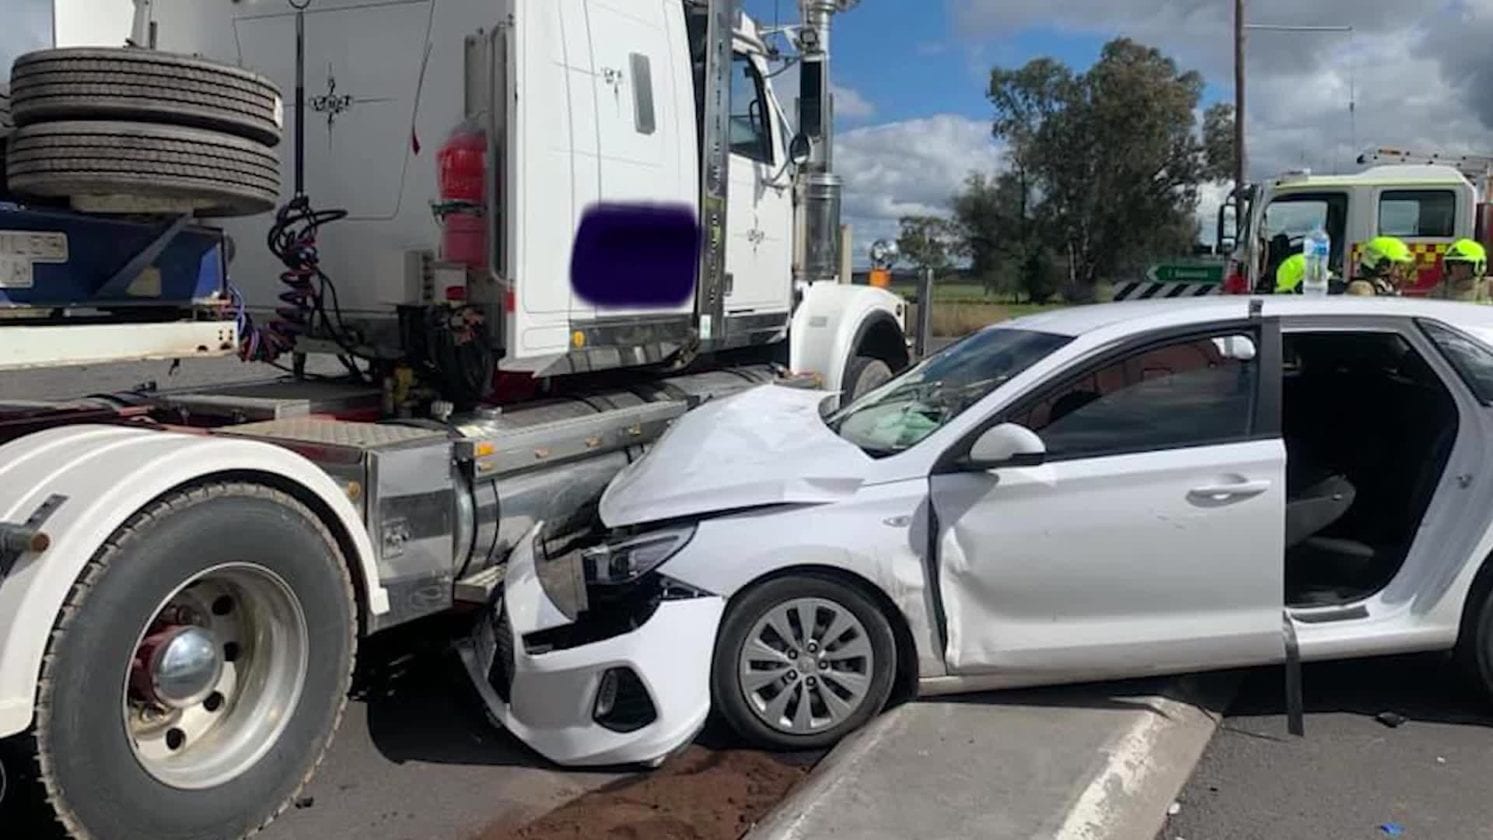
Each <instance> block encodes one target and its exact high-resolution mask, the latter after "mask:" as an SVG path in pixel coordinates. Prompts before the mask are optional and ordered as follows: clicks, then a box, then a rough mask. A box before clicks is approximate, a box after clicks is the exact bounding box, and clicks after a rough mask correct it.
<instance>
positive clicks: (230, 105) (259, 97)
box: [11, 47, 284, 146]
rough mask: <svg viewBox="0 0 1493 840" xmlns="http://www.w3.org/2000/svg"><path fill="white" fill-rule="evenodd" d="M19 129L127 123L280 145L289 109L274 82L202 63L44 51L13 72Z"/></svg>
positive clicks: (150, 54) (120, 51)
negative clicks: (72, 123) (79, 122)
mask: <svg viewBox="0 0 1493 840" xmlns="http://www.w3.org/2000/svg"><path fill="white" fill-rule="evenodd" d="M11 87H12V91H11V94H12V98H13V100H14V101H13V103H12V108H13V110H14V112H15V121H16V125H17V126H27V125H35V124H36V123H41V122H54V121H58V120H128V121H133V122H149V123H163V124H166V125H179V126H191V127H195V128H206V129H212V130H215V131H221V132H224V133H227V134H232V135H235V136H238V137H244V138H247V139H249V140H253V141H255V142H258V143H264V144H266V145H269V146H274V145H276V144H278V143H279V142H280V137H281V132H282V125H283V123H284V105H283V102H282V100H281V98H280V91H279V89H278V88H276V87H275V83H274V82H271V81H270V80H269V79H266V78H264V77H263V76H260V75H258V74H256V73H251V72H249V71H248V70H243V69H240V68H238V67H231V66H227V65H223V64H218V63H216V62H212V61H207V60H204V59H201V58H194V57H191V56H185V55H173V54H171V53H163V52H157V51H155V50H143V49H137V48H131V47H121V48H107V47H85V48H72V49H58V50H42V51H40V52H33V53H29V54H27V55H23V56H21V57H20V58H19V59H17V60H16V63H15V66H14V68H13V69H12V71H11Z"/></svg>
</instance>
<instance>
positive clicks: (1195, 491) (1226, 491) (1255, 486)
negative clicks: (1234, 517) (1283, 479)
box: [1188, 481, 1270, 499]
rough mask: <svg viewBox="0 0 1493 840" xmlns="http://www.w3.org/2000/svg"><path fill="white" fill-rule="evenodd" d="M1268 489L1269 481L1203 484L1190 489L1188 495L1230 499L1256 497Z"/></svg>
mask: <svg viewBox="0 0 1493 840" xmlns="http://www.w3.org/2000/svg"><path fill="white" fill-rule="evenodd" d="M1269 489H1270V482H1269V481H1240V482H1235V483H1233V484H1205V485H1203V486H1202V487H1194V488H1192V492H1191V493H1189V494H1188V495H1192V496H1202V497H1204V498H1207V499H1230V498H1239V497H1243V496H1258V495H1260V494H1261V493H1263V492H1265V491H1266V490H1269Z"/></svg>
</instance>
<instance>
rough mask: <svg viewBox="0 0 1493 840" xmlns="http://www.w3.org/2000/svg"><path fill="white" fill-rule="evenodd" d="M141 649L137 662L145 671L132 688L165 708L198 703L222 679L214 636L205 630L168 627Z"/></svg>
mask: <svg viewBox="0 0 1493 840" xmlns="http://www.w3.org/2000/svg"><path fill="white" fill-rule="evenodd" d="M140 650H141V654H143V656H137V657H136V662H137V663H140V665H142V666H143V668H144V674H143V678H137V679H132V680H131V685H132V686H134V687H136V688H138V689H140V690H141V691H142V693H144V694H145V696H146V697H148V698H149V699H150V700H151V701H153V702H154V703H156V704H157V705H160V706H164V707H166V708H171V709H185V708H187V707H189V706H195V705H197V704H198V703H201V702H202V701H203V700H206V699H207V696H208V695H209V694H211V693H212V691H213V686H215V685H217V684H218V680H219V679H220V678H221V677H222V676H223V656H222V653H221V647H220V646H219V644H218V639H217V636H215V635H214V634H213V632H212V631H211V630H208V629H207V628H205V627H198V626H196V625H190V624H189V625H185V626H183V625H175V626H169V627H167V628H166V629H165V630H162V631H161V632H159V633H156V634H153V635H151V636H149V637H148V638H146V640H145V643H144V644H142V645H141V646H140ZM142 660H143V661H142ZM132 676H133V675H132Z"/></svg>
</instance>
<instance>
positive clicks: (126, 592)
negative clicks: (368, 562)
mask: <svg viewBox="0 0 1493 840" xmlns="http://www.w3.org/2000/svg"><path fill="white" fill-rule="evenodd" d="M355 616H356V612H355V607H354V601H353V592H352V583H351V580H350V579H349V576H348V572H347V569H346V567H345V566H344V564H343V558H342V554H341V551H340V549H339V548H338V545H337V541H336V540H335V539H334V538H333V537H332V535H331V534H330V533H329V532H328V531H327V528H326V526H325V525H323V524H322V522H321V521H320V520H319V519H318V518H317V517H316V516H315V514H313V513H312V512H311V511H310V510H309V509H308V508H306V506H305V505H303V504H301V503H300V502H298V501H297V500H295V499H294V498H292V497H291V496H289V495H287V494H285V493H283V492H280V491H278V490H274V489H271V488H268V487H265V486H262V485H258V484H249V483H241V482H236V481H225V482H216V483H208V484H203V485H200V486H196V487H190V488H187V489H182V490H178V491H174V492H172V493H170V494H168V495H166V496H164V497H162V498H161V499H159V500H157V501H155V502H153V503H152V504H151V505H150V506H149V507H147V508H145V509H144V510H142V511H141V512H139V513H137V514H136V515H135V516H133V517H132V518H131V519H130V520H129V521H128V522H127V523H125V525H123V526H122V527H121V528H120V529H119V530H118V531H116V532H115V533H114V535H113V536H112V537H110V539H109V541H108V542H107V543H105V544H104V546H103V548H102V549H100V550H99V552H98V553H97V554H96V555H95V556H94V558H93V559H92V560H91V561H90V562H89V564H88V565H87V567H86V568H85V569H84V571H83V573H82V575H81V576H80V577H79V578H78V580H77V582H76V583H75V584H74V586H73V589H72V591H71V593H70V594H69V595H68V598H67V601H66V603H65V605H64V606H63V609H62V611H61V613H60V615H59V617H58V619H57V622H56V624H55V626H54V627H53V630H52V635H51V639H50V641H49V643H48V646H47V651H46V655H45V657H44V660H43V665H42V673H41V681H40V683H39V688H38V691H37V695H38V696H37V707H36V723H35V726H34V730H33V733H32V737H31V742H32V743H33V744H34V751H35V758H36V768H37V775H38V776H39V778H40V781H41V784H42V786H43V788H44V795H45V796H46V798H47V800H48V801H49V802H50V804H51V806H52V808H53V810H54V812H55V813H56V815H57V817H58V819H59V820H60V822H61V823H62V824H63V826H64V827H65V828H66V829H67V830H68V831H69V832H71V833H72V834H73V835H74V836H78V837H95V838H103V837H161V838H166V837H172V838H194V839H199V838H200V840H208V839H209V838H225V839H226V838H238V837H244V836H247V835H249V834H252V833H254V832H255V831H257V830H259V829H260V828H262V827H263V826H265V825H267V824H268V823H269V822H270V821H271V820H273V819H274V818H275V817H276V816H277V815H278V814H280V813H281V812H282V811H283V810H284V809H285V808H286V807H287V806H288V805H289V804H290V803H291V802H292V801H293V800H294V798H295V797H296V796H297V795H298V793H299V792H300V790H301V789H302V788H303V787H304V785H305V784H306V782H307V781H308V780H309V779H310V778H311V775H312V773H313V772H314V771H315V769H316V767H317V765H318V764H319V763H320V761H321V759H322V757H323V755H325V753H326V750H327V747H328V746H329V744H330V743H331V739H332V735H333V732H334V731H335V730H336V727H337V724H338V722H339V721H340V719H341V715H342V711H343V708H344V706H345V705H346V702H347V693H348V687H349V684H350V681H351V678H352V664H353V649H354V644H355V628H356V620H355Z"/></svg>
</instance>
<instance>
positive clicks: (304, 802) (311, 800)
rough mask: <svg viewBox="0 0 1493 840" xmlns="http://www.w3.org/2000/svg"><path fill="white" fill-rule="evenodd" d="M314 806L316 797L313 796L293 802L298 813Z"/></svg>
mask: <svg viewBox="0 0 1493 840" xmlns="http://www.w3.org/2000/svg"><path fill="white" fill-rule="evenodd" d="M315 804H316V797H314V796H302V797H301V798H300V799H297V800H296V801H295V806H296V809H297V810H300V811H304V810H306V809H307V808H310V807H311V806H312V805H315Z"/></svg>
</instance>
